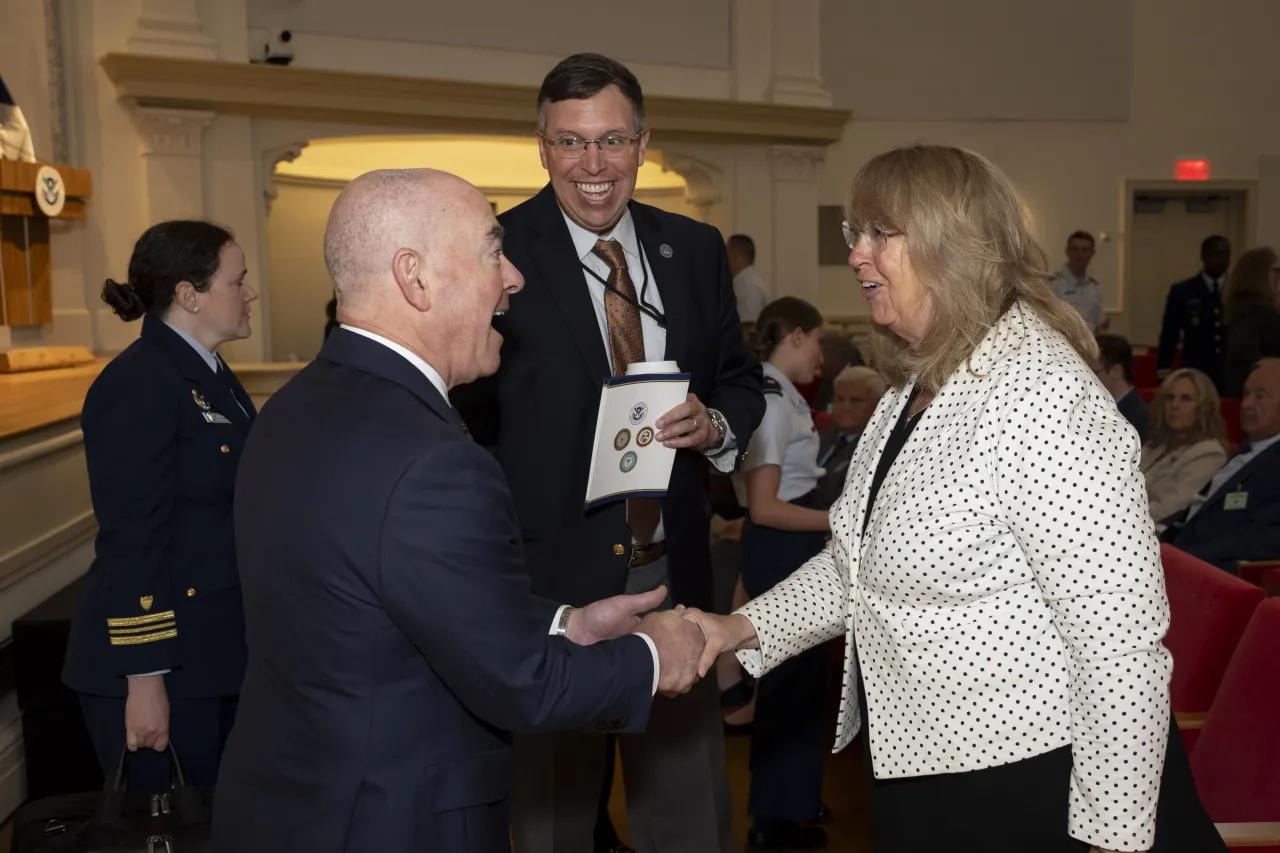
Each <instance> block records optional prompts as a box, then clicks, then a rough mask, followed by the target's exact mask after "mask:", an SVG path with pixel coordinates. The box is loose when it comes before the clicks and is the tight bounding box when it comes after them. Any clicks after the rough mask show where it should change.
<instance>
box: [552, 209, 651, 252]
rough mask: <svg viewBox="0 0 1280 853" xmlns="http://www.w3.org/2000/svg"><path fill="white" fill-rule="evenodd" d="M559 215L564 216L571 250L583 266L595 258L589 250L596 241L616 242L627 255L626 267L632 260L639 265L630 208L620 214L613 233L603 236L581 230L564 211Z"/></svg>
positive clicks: (634, 228)
mask: <svg viewBox="0 0 1280 853" xmlns="http://www.w3.org/2000/svg"><path fill="white" fill-rule="evenodd" d="M560 213H561V215H562V216H564V223H565V225H568V226H569V236H570V237H572V238H573V250H574V251H575V252H577V253H578V260H579V261H581V262H582V263H584V264H585V263H586V262H587V259H588V258H591V257H595V256H594V255H592V254H591V250H592V249H594V248H595V245H596V241H597V240H617V241H618V242H619V243H621V244H622V249H623V251H624V252H626V253H627V264H628V266H630V263H631V259H633V258H634V259H635V261H636V262H637V263H639V261H640V241H639V240H637V239H636V224H635V223H634V222H632V221H631V209H630V208H628V209H627V210H624V211H623V212H622V218H621V219H619V220H618V224H617V225H615V226H613V231H611V232H609V233H608V234H603V235H601V234H595V233H593V232H591V231H588V230H587V229H585V228H583V227H582V226H581V225H579V224H578V223H576V222H574V221H573V220H572V219H570V218H569V216H568V214H566V213H565V212H564V210H561V211H560Z"/></svg>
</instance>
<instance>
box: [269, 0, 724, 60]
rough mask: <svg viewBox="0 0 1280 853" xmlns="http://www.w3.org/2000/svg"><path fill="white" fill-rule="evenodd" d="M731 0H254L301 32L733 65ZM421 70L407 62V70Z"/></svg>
mask: <svg viewBox="0 0 1280 853" xmlns="http://www.w3.org/2000/svg"><path fill="white" fill-rule="evenodd" d="M729 6H730V2H729V0H647V2H645V3H643V4H635V3H629V2H622V0H599V2H594V3H584V2H582V0H538V2H536V3H529V2H525V0H469V2H466V3H460V2H444V3H441V2H405V0H362V2H358V3H357V2H333V0H249V2H248V14H249V26H251V27H254V28H262V29H265V28H278V29H289V30H291V31H292V32H293V33H294V34H295V35H302V36H340V37H344V38H353V39H369V40H375V41H398V42H413V43H417V44H435V45H449V46H453V47H477V48H491V49H496V50H504V51H514V52H519V53H547V54H559V55H563V56H567V55H569V54H571V53H578V52H580V51H593V52H595V53H603V54H605V55H607V56H612V57H615V58H617V59H620V60H622V61H624V62H650V63H663V64H668V65H682V66H687V67H690V68H722V69H727V68H729ZM399 73H403V74H413V73H414V72H413V71H412V70H409V69H405V70H402V71H400V72H399Z"/></svg>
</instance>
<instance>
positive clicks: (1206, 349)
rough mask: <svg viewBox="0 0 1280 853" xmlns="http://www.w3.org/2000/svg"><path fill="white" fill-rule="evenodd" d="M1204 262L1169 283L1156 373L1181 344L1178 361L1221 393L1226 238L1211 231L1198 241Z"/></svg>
mask: <svg viewBox="0 0 1280 853" xmlns="http://www.w3.org/2000/svg"><path fill="white" fill-rule="evenodd" d="M1200 263H1201V264H1203V265H1204V266H1203V268H1202V269H1201V270H1200V272H1198V273H1196V274H1195V275H1193V276H1192V277H1191V278H1189V279H1187V280H1186V281H1180V282H1178V283H1177V284H1175V285H1173V286H1172V287H1170V288H1169V298H1168V299H1167V300H1166V301H1165V304H1164V322H1163V323H1162V324H1161V326H1160V354H1159V356H1158V358H1157V361H1156V367H1157V369H1158V370H1159V371H1160V376H1161V378H1163V377H1164V375H1165V374H1166V373H1168V372H1169V371H1170V370H1171V369H1172V368H1173V357H1174V354H1175V353H1176V352H1177V350H1178V344H1179V342H1181V344H1182V363H1181V365H1180V366H1181V367H1193V368H1195V369H1196V370H1199V371H1201V372H1202V373H1206V374H1208V376H1209V378H1210V379H1212V380H1213V384H1214V386H1215V387H1216V388H1217V389H1218V393H1219V394H1225V393H1226V352H1227V328H1226V320H1225V315H1224V314H1223V310H1222V291H1223V288H1224V285H1225V284H1226V279H1227V268H1228V267H1230V266H1231V241H1230V240H1228V239H1227V238H1226V237H1222V236H1218V235H1214V236H1212V237H1206V238H1205V239H1204V242H1203V243H1201V244H1200Z"/></svg>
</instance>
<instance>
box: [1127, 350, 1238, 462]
mask: <svg viewBox="0 0 1280 853" xmlns="http://www.w3.org/2000/svg"><path fill="white" fill-rule="evenodd" d="M1179 379H1186V380H1188V381H1189V382H1190V383H1191V384H1192V385H1193V386H1195V389H1196V422H1195V424H1193V425H1192V427H1191V429H1189V430H1187V431H1186V432H1185V433H1182V434H1179V433H1176V432H1174V431H1173V430H1171V429H1169V424H1168V423H1167V422H1166V421H1165V419H1164V418H1165V415H1164V407H1165V403H1166V402H1167V401H1168V399H1169V397H1171V396H1172V395H1173V383H1175V382H1177V381H1178V380H1179ZM1207 438H1212V439H1213V440H1214V441H1216V442H1218V444H1221V445H1222V447H1223V448H1224V449H1225V448H1226V446H1227V427H1226V424H1224V423H1223V422H1222V407H1221V403H1220V401H1219V399H1218V389H1217V388H1215V387H1213V380H1212V379H1210V378H1209V377H1208V376H1207V375H1205V374H1204V373H1201V372H1200V371H1199V370H1194V369H1192V368H1190V367H1184V368H1182V369H1181V370H1175V371H1173V372H1172V373H1170V374H1169V375H1168V376H1166V377H1165V378H1164V381H1163V382H1161V383H1160V390H1159V391H1157V392H1156V396H1155V399H1154V400H1152V401H1151V423H1150V424H1149V425H1148V426H1147V442H1146V443H1147V445H1148V446H1149V447H1153V448H1155V449H1157V450H1173V449H1174V448H1177V447H1186V446H1188V445H1192V444H1197V443H1198V442H1201V441H1204V440H1205V439H1207Z"/></svg>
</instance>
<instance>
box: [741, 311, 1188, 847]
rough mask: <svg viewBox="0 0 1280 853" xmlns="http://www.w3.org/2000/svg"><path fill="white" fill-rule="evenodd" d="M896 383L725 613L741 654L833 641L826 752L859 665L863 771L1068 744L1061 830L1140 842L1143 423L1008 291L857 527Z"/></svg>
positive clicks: (1155, 642)
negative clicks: (822, 502)
mask: <svg viewBox="0 0 1280 853" xmlns="http://www.w3.org/2000/svg"><path fill="white" fill-rule="evenodd" d="M910 393H911V386H910V385H907V386H906V387H903V388H899V389H891V390H890V391H889V393H888V394H886V395H885V396H884V398H883V399H882V400H881V401H880V405H879V407H878V408H877V409H876V412H875V415H874V416H873V417H872V419H871V422H870V423H869V424H868V425H867V430H866V432H865V433H864V434H863V437H862V440H861V441H860V442H859V443H858V449H857V451H856V453H855V455H854V458H853V461H852V463H851V464H850V466H849V475H848V479H847V481H846V483H845V489H844V493H843V494H842V495H841V497H840V499H839V501H837V502H836V504H835V505H834V506H833V507H832V509H831V528H832V539H831V541H830V542H829V543H828V545H827V547H826V549H825V550H823V551H822V553H820V554H818V555H817V556H816V557H814V558H813V559H812V560H810V561H809V562H807V563H805V564H804V566H802V567H800V568H799V569H798V570H797V571H795V572H794V573H792V575H791V576H790V577H789V578H787V580H785V581H783V582H782V583H781V584H779V585H778V586H777V587H775V588H774V589H772V590H770V591H769V592H768V593H766V594H765V595H763V596H761V597H759V598H757V599H755V600H754V601H752V602H750V603H749V604H747V605H746V606H745V607H744V608H743V609H742V610H741V611H740V612H742V613H743V614H745V615H746V616H747V617H748V618H749V619H750V620H751V622H752V624H753V625H754V626H755V628H756V633H757V634H758V636H759V640H760V651H758V652H755V651H752V652H742V653H740V655H739V656H740V658H741V659H742V662H743V664H744V665H745V666H746V667H747V669H748V670H749V671H750V672H752V673H753V674H755V675H761V674H763V673H766V672H768V671H769V670H770V669H771V668H772V667H774V666H777V664H778V663H779V662H781V661H782V660H784V659H786V658H787V657H790V656H791V655H795V654H798V653H799V652H802V651H804V650H805V649H808V648H811V647H813V646H815V645H817V644H819V643H823V642H826V641H828V640H831V639H834V638H836V637H839V636H841V635H844V636H845V638H846V649H847V654H846V664H845V675H844V686H843V690H842V695H841V699H840V717H839V722H838V725H837V731H836V739H835V749H836V750H837V751H838V750H841V749H843V748H844V747H846V746H847V745H848V744H849V742H850V741H852V740H853V738H854V736H855V735H856V734H857V733H858V731H859V728H860V726H861V720H860V714H859V711H858V690H857V681H856V679H857V678H859V677H861V678H863V680H864V688H865V691H866V696H867V705H868V708H869V715H870V717H871V720H870V737H871V755H872V760H873V765H874V769H875V774H876V777H877V778H881V779H886V778H895V777H906V776H921V775H927V774H935V773H956V772H961V771H968V770H976V769H979V768H984V767H993V766H997V765H1001V764H1007V763H1010V762H1014V761H1018V760H1020V759H1024V758H1029V757H1032V756H1035V755H1040V754H1042V753H1045V752H1048V751H1050V750H1053V749H1056V748H1058V747H1061V746H1065V745H1067V744H1070V746H1071V750H1072V757H1073V764H1074V769H1073V772H1072V777H1071V780H1070V784H1071V813H1070V823H1069V831H1070V833H1071V835H1072V836H1073V837H1075V838H1078V839H1080V840H1082V841H1087V842H1089V843H1090V844H1094V845H1097V846H1099V847H1104V848H1108V849H1119V850H1146V849H1147V848H1149V847H1150V846H1151V843H1152V841H1153V839H1154V834H1155V813H1156V797H1157V793H1158V790H1159V784H1160V775H1161V770H1162V767H1163V760H1164V751H1165V743H1166V738H1167V737H1168V731H1169V719H1170V717H1169V676H1170V673H1171V671H1172V662H1171V659H1170V657H1169V653H1168V651H1166V650H1165V648H1164V647H1163V645H1161V640H1162V639H1163V637H1164V634H1165V631H1166V630H1167V628H1168V626H1169V605H1168V599H1167V598H1166V596H1165V589H1164V575H1163V572H1162V569H1161V565H1160V554H1159V546H1158V543H1157V541H1156V537H1155V533H1154V530H1153V526H1152V521H1151V517H1150V516H1149V515H1148V512H1147V497H1146V488H1145V486H1144V484H1143V478H1142V474H1141V472H1140V471H1139V444H1138V437H1137V434H1136V433H1135V432H1134V431H1133V428H1132V427H1131V426H1130V425H1129V423H1128V422H1127V421H1126V420H1125V419H1124V418H1123V417H1121V415H1120V413H1119V412H1118V411H1117V409H1116V405H1115V402H1114V400H1113V399H1112V398H1111V395H1110V394H1108V393H1107V391H1106V390H1105V389H1104V388H1103V387H1102V386H1101V384H1100V383H1099V382H1098V381H1097V379H1096V378H1095V377H1094V375H1093V372H1092V371H1091V370H1090V368H1089V367H1088V366H1087V365H1086V364H1085V362H1084V360H1083V359H1081V358H1080V356H1079V355H1077V354H1076V352H1075V350H1074V349H1073V348H1072V347H1071V345H1070V344H1069V343H1068V342H1067V340H1066V339H1065V338H1064V337H1063V336H1062V335H1061V334H1059V333H1058V332H1056V331H1054V330H1053V329H1051V328H1050V327H1049V326H1048V325H1047V324H1046V323H1044V322H1043V321H1042V320H1041V319H1040V318H1039V316H1037V315H1036V314H1035V312H1034V311H1033V310H1032V309H1031V308H1030V307H1029V306H1027V305H1025V304H1016V305H1014V306H1013V307H1012V308H1011V309H1010V310H1009V311H1008V312H1006V314H1005V315H1004V317H1002V318H1001V320H1000V321H999V322H998V323H997V325H996V326H995V327H994V328H993V329H991V331H990V332H989V333H988V334H987V336H986V338H985V339H984V340H983V342H982V343H981V344H980V345H979V346H978V348H977V349H976V350H975V351H974V353H973V356H972V357H971V358H970V360H969V364H968V365H966V366H962V367H961V368H960V369H959V370H958V371H957V372H956V373H955V375H953V376H952V377H951V378H950V379H949V380H948V381H947V383H946V384H945V385H944V386H943V387H942V389H941V390H940V391H939V393H938V395H937V397H936V398H935V399H934V401H933V403H932V404H931V405H930V406H929V407H928V408H927V409H925V410H924V413H923V415H921V418H920V420H919V422H918V423H917V424H916V425H915V428H914V430H913V431H912V433H911V435H910V437H909V438H908V440H907V443H906V445H905V446H904V447H903V448H902V450H901V452H900V453H899V455H898V457H897V459H896V461H895V462H894V464H893V466H892V468H890V470H889V472H888V474H887V476H886V477H885V479H884V482H883V484H882V485H881V487H880V491H879V494H878V496H877V498H876V500H875V503H874V506H873V508H872V512H871V516H870V519H869V522H868V524H867V526H866V532H865V534H864V533H863V530H862V527H863V517H864V514H865V513H866V508H867V502H868V498H869V491H870V486H871V480H872V476H873V475H874V473H875V470H876V466H877V463H878V461H879V459H880V455H881V453H882V452H883V450H884V447H885V443H886V441H887V439H888V437H889V434H890V432H891V431H892V430H893V427H894V425H895V424H896V423H897V421H898V418H899V415H900V414H901V412H902V408H903V407H904V406H905V405H906V404H907V400H908V398H909V396H910ZM855 639H856V658H857V660H855V644H854V641H855ZM859 664H860V665H859Z"/></svg>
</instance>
